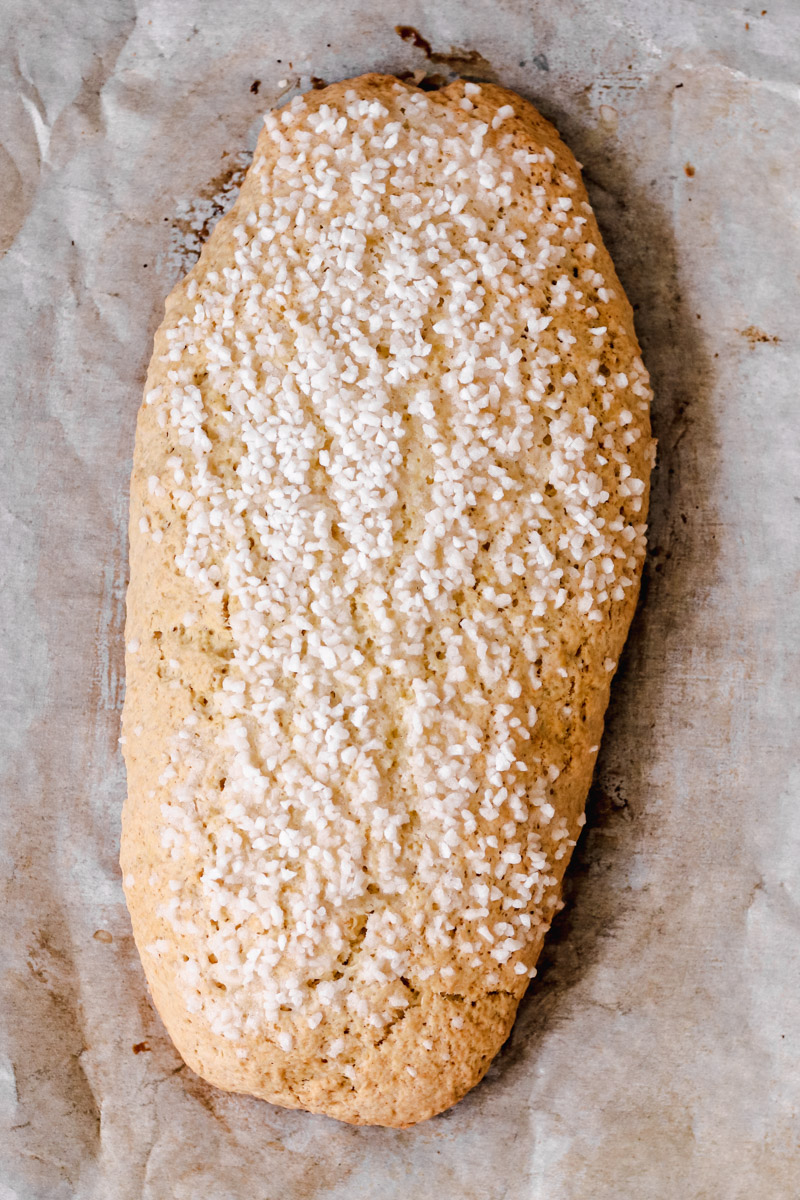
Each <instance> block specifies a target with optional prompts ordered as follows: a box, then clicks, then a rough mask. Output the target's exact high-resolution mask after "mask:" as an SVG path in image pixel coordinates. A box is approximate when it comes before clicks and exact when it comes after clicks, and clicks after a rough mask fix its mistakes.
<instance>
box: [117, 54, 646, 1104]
mask: <svg viewBox="0 0 800 1200" xmlns="http://www.w3.org/2000/svg"><path fill="white" fill-rule="evenodd" d="M649 401H650V390H649V387H648V378H647V374H646V371H645V369H644V367H643V365H642V362H641V359H640V356H639V348H638V345H637V342H636V336H635V333H634V329H633V320H632V314H631V310H630V306H629V305H628V303H627V301H626V299H625V297H624V295H623V293H622V289H621V287H620V284H619V281H618V280H617V277H616V275H615V273H614V269H613V267H612V264H611V262H610V260H609V257H608V254H607V253H606V251H605V249H604V247H603V244H602V241H601V239H600V235H599V233H598V229H597V225H596V223H595V219H594V217H593V215H592V212H591V209H590V207H589V205H588V203H587V199H586V193H585V191H584V188H583V185H582V183H581V180H580V175H579V170H578V165H577V164H576V162H575V160H574V158H573V157H572V155H571V154H570V152H569V151H568V150H567V148H566V147H565V146H564V144H563V143H562V142H561V141H560V140H559V137H558V135H557V133H556V131H555V130H554V129H553V128H552V126H551V125H549V124H548V123H547V122H546V121H545V120H543V119H542V117H541V116H540V115H539V114H538V113H537V112H536V110H535V109H534V108H532V107H531V105H530V104H528V103H526V102H525V101H524V100H522V99H521V98H520V97H519V96H516V95H514V94H512V93H510V92H507V91H504V90H503V89H502V88H499V87H495V86H490V85H480V86H478V85H476V84H471V83H464V82H463V81H459V82H456V83H453V84H451V85H449V86H448V87H446V88H444V89H443V90H441V91H438V92H432V93H426V92H424V91H421V90H419V89H417V88H414V87H411V86H408V85H406V84H404V83H400V82H398V81H397V80H396V79H394V78H393V77H390V76H382V75H366V76H363V77H362V78H359V79H353V80H347V81H345V82H343V83H338V84H335V85H334V86H332V87H328V88H326V89H324V90H322V91H317V92H313V93H311V94H309V95H307V96H305V97H302V98H298V99H296V100H294V101H293V102H292V103H291V104H290V105H289V106H288V107H286V108H284V109H282V110H279V111H277V112H273V113H269V114H268V115H267V116H266V118H265V128H264V130H263V132H262V134H261V136H260V139H259V142H258V146H257V148H256V152H255V158H254V161H253V165H252V167H251V168H250V171H249V172H248V175H247V178H246V179H245V181H244V185H243V187H242V190H241V193H240V196H239V198H238V200H237V202H236V204H235V206H234V208H233V210H232V212H231V213H229V214H228V215H227V216H226V217H224V218H223V219H222V220H221V221H220V222H219V224H218V225H217V227H216V229H215V231H214V233H213V235H212V236H211V238H210V240H209V242H208V244H207V245H206V246H205V248H204V250H203V253H202V255H201V257H200V260H199V262H198V263H197V265H196V266H195V268H194V269H193V270H192V271H191V272H190V274H189V275H188V276H187V278H186V279H185V280H183V282H181V283H180V284H179V285H178V286H177V287H176V288H175V290H174V291H173V292H172V294H171V295H170V297H169V299H168V300H167V306H166V317H165V320H164V323H163V324H162V326H161V328H160V329H159V331H158V333H157V335H156V339H155V351H154V355H153V359H152V362H151V365H150V372H149V376H148V381H147V389H146V396H145V402H144V404H143V406H142V409H141V413H140V417H139V424H138V430H137V438H136V451H135V457H134V470H133V478H132V484H131V527H130V540H131V582H130V589H129V593H128V623H127V632H126V637H127V658H126V669H127V696H126V701H125V711H124V717H123V722H124V750H125V758H126V763H127V768H128V781H129V784H128V799H127V803H126V805H125V811H124V817H123V836H122V867H123V875H124V883H125V892H126V897H127V901H128V906H129V908H130V912H131V917H132V920H133V929H134V934H135V938H136V943H137V946H138V948H139V952H140V954H141V958H142V963H143V965H144V970H145V974H146V976H147V981H148V983H149V986H150V990H151V992H152V996H153V999H154V1002H155V1004H156V1007H157V1008H158V1011H159V1012H160V1013H161V1016H162V1017H163V1019H164V1023H165V1025H166V1027H167V1029H168V1030H169V1033H170V1035H171V1036H172V1038H173V1040H174V1042H175V1044H176V1046H177V1047H178V1049H179V1051H180V1053H181V1054H182V1055H183V1057H184V1058H185V1060H186V1062H187V1063H188V1064H189V1066H190V1067H192V1068H193V1070H195V1071H196V1072H198V1074H200V1075H202V1076H203V1077H204V1078H205V1079H207V1080H209V1081H211V1082H212V1083H214V1084H217V1085H218V1086H219V1087H221V1088H226V1089H229V1090H232V1091H237V1092H246V1093H251V1094H253V1095H255V1096H260V1097H263V1098H264V1099H266V1100H270V1101H272V1102H273V1103H275V1104H283V1105H288V1106H290V1107H299V1108H304V1109H308V1110H311V1111H312V1112H317V1113H327V1114H329V1115H331V1116H333V1117H337V1118H339V1119H340V1120H343V1121H351V1122H356V1123H366V1124H380V1125H393V1126H407V1125H410V1124H412V1123H414V1122H416V1121H420V1120H422V1119H424V1118H426V1117H429V1116H431V1115H432V1114H434V1113H437V1112H440V1111H441V1110H442V1109H445V1108H447V1107H448V1106H449V1105H451V1104H453V1103H454V1102H455V1101H456V1100H458V1099H459V1098H460V1097H461V1096H463V1095H464V1093H465V1092H466V1091H467V1090H468V1089H469V1088H471V1087H472V1086H473V1085H474V1084H475V1083H477V1082H478V1080H479V1079H480V1078H481V1077H482V1075H483V1074H484V1072H485V1071H486V1069H487V1067H488V1066H489V1064H490V1062H491V1060H492V1058H493V1056H494V1055H495V1054H496V1052H497V1050H498V1049H499V1048H500V1046H501V1045H502V1043H503V1041H504V1040H505V1038H506V1037H507V1035H508V1032H509V1030H510V1028H511V1024H512V1022H513V1020H514V1014H515V1011H516V1008H517V1005H518V1003H519V1000H520V998H521V996H522V995H523V993H524V991H525V989H526V987H527V984H528V981H529V979H530V978H531V976H532V975H534V974H535V969H534V964H535V963H536V959H537V956H538V954H539V950H540V948H541V945H542V939H543V937H544V935H545V932H546V930H547V928H548V926H549V924H550V922H551V919H552V917H553V914H554V912H555V911H556V909H557V907H558V906H559V891H560V886H561V879H562V875H563V873H564V869H565V867H566V865H567V862H568V860H569V857H570V854H571V851H572V847H573V846H574V845H575V840H576V838H577V837H578V833H579V828H580V826H581V825H582V824H583V821H584V817H583V808H584V804H585V799H586V794H587V790H588V787H589V782H590V779H591V775H592V769H593V765H594V762H595V757H596V754H597V749H598V745H599V742H600V737H601V732H602V726H603V714H604V711H605V708H606V703H607V700H608V692H609V684H610V681H611V678H612V675H613V673H614V669H615V667H616V663H617V659H618V657H619V654H620V651H621V649H622V645H623V642H624V640H625V636H626V632H627V629H628V625H629V622H630V619H631V615H632V613H633V610H634V607H635V604H636V596H637V590H638V584H639V576H640V570H641V565H642V559H643V555H644V551H645V525H644V524H643V522H644V520H645V513H646V506H647V494H648V477H649V471H650V466H651V463H652V460H653V443H652V441H651V438H650V430H649V416H648V408H649Z"/></svg>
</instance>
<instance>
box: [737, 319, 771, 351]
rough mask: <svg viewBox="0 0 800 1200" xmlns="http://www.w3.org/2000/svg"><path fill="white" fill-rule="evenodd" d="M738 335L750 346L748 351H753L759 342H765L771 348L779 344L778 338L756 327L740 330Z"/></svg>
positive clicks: (749, 326)
mask: <svg viewBox="0 0 800 1200" xmlns="http://www.w3.org/2000/svg"><path fill="white" fill-rule="evenodd" d="M739 333H740V334H741V335H742V337H743V338H745V339H746V341H747V342H749V344H750V349H751V350H753V349H755V347H756V346H757V345H758V344H759V342H766V343H769V344H771V345H773V346H777V345H778V344H779V343H780V340H781V339H780V338H779V337H775V336H774V335H773V334H769V333H765V332H764V330H763V329H759V328H758V326H757V325H748V326H747V328H746V329H740V330H739Z"/></svg>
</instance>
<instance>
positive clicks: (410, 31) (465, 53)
mask: <svg viewBox="0 0 800 1200" xmlns="http://www.w3.org/2000/svg"><path fill="white" fill-rule="evenodd" d="M394 31H395V33H396V34H397V36H398V37H400V38H402V40H403V41H404V42H407V43H408V44H409V45H411V46H413V47H414V48H415V49H416V50H421V51H422V53H423V54H424V55H425V57H426V58H427V59H428V62H432V63H439V64H440V65H442V66H445V67H449V68H450V70H451V71H455V72H456V73H457V74H459V75H466V76H469V75H474V74H479V75H480V77H481V78H482V79H486V80H496V79H497V74H496V72H495V70H494V68H493V67H492V64H491V63H490V62H489V60H488V59H487V58H485V57H484V56H483V55H482V54H481V52H480V50H465V49H461V48H459V47H457V46H452V47H451V48H450V50H448V51H446V52H444V51H440V50H434V49H433V47H432V46H431V43H430V42H429V41H428V39H427V38H426V37H424V36H423V35H422V34H421V33H420V32H419V30H418V29H415V28H414V26H413V25H395V27H394Z"/></svg>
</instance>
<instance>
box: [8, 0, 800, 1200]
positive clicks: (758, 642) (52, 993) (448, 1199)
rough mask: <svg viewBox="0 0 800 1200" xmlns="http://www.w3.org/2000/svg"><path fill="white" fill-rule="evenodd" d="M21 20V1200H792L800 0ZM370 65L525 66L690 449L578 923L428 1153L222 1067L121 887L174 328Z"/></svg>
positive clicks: (17, 1000) (72, 5)
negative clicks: (122, 715)
mask: <svg viewBox="0 0 800 1200" xmlns="http://www.w3.org/2000/svg"><path fill="white" fill-rule="evenodd" d="M761 3H764V4H766V5H767V10H768V11H766V12H762V10H761V8H760V4H761ZM0 22H1V23H2V30H1V31H0V32H1V33H2V36H0V70H1V71H2V81H1V86H2V101H3V103H2V112H3V121H2V133H1V134H0V141H1V142H2V144H1V145H0V192H1V193H2V195H0V214H1V215H0V226H1V231H2V248H3V249H4V250H5V251H6V253H5V257H4V259H3V261H2V264H1V266H0V270H2V281H1V284H0V286H1V288H2V294H1V299H0V303H1V304H2V308H1V309H0V312H1V314H2V315H1V317H0V321H1V326H0V327H1V328H2V335H3V342H4V352H3V385H4V391H5V401H4V415H3V424H2V435H1V437H2V451H3V463H4V465H3V470H2V473H1V474H0V488H1V489H2V497H1V499H0V520H1V521H2V530H1V532H0V537H1V538H2V541H1V543H0V544H1V545H2V559H3V563H2V575H1V577H0V606H1V608H2V618H1V619H2V629H3V649H4V654H5V655H6V658H5V660H4V663H3V667H2V683H3V705H2V718H1V719H0V744H1V745H2V779H3V783H2V814H1V816H0V820H1V821H2V838H3V850H2V872H1V873H2V882H3V887H4V899H3V909H2V921H1V922H0V926H1V928H2V940H3V950H2V956H1V966H2V978H3V989H4V990H3V1001H2V1022H1V1025H2V1029H1V1030H0V1122H1V1123H2V1128H3V1129H4V1132H3V1134H2V1136H0V1143H1V1145H0V1200H34V1198H35V1200H40V1198H41V1200H44V1198H47V1200H62V1198H71V1197H78V1198H80V1200H129V1198H130V1200H138V1198H139V1197H144V1198H146V1200H166V1198H173V1197H174V1198H176V1200H312V1198H313V1200H362V1198H365V1200H366V1198H372V1197H380V1198H381V1200H395V1198H397V1200H399V1198H401V1197H402V1198H404V1200H405V1198H406V1197H408V1196H414V1197H422V1198H423V1200H425V1198H427V1197H435V1198H436V1200H472V1198H475V1200H501V1198H504V1197H505V1198H507V1200H516V1198H520V1200H543V1198H544V1197H547V1198H548V1200H628V1198H636V1200H694V1198H698V1200H699V1198H701V1197H703V1198H708V1200H737V1198H739V1197H742V1198H744V1197H748V1198H751V1197H758V1200H795V1198H796V1197H797V1196H798V1195H799V1194H800V1117H799V1116H798V1107H800V919H799V914H798V903H799V902H800V869H799V868H798V863H799V862H800V857H799V854H798V852H799V851H800V809H798V804H797V801H798V793H799V792H800V784H799V782H798V770H797V763H796V743H797V717H798V703H797V700H798V688H797V677H798V663H797V651H798V642H799V641H800V629H798V625H800V621H799V620H798V599H797V595H798V570H797V568H798V514H799V513H800V507H799V506H800V495H799V493H800V478H798V466H800V445H799V443H798V399H797V381H798V378H800V335H799V334H798V320H797V309H798V278H799V276H798V271H799V269H800V231H799V224H800V222H799V220H798V218H800V155H798V128H799V127H800V86H799V74H800V72H799V67H798V64H799V63H800V6H798V4H797V3H794V2H793V0H780V2H776V0H759V3H758V5H756V6H748V5H745V6H737V5H730V4H723V3H716V2H712V0H709V2H706V3H692V2H691V0H673V2H665V0H606V2H605V3H602V2H600V0H561V2H558V3H557V2H555V0H533V2H525V0H499V2H494V3H492V2H490V0H441V2H437V3H430V4H424V3H422V2H421V0H348V2H347V3H339V4H335V3H320V2H319V0H272V2H269V0H228V2H227V3H225V4H219V3H211V2H210V0H200V2H198V3H189V2H181V0H150V2H149V3H148V2H146V0H106V2H105V3H93V4H92V3H77V2H75V0H64V2H62V3H58V4H53V3H47V0H24V2H23V0H5V2H4V3H3V4H2V9H0ZM397 24H407V25H413V26H414V27H415V28H416V29H417V30H418V31H419V32H420V33H421V34H422V35H423V36H424V37H425V38H427V40H428V42H429V43H430V45H431V47H432V49H433V52H434V53H435V54H438V55H440V56H445V57H444V58H441V57H440V59H439V61H429V60H428V59H427V58H426V56H425V53H424V51H423V50H422V49H419V48H415V47H414V46H413V45H412V44H410V43H408V42H404V41H402V40H401V39H400V37H399V36H398V35H397V34H396V33H395V31H394V26H395V25H397ZM451 51H453V52H455V57H446V56H448V55H450V53H451ZM459 55H460V56H461V57H460V58H459ZM367 69H381V70H390V71H398V72H399V71H414V70H417V69H420V70H423V69H424V70H428V71H429V72H433V73H438V74H441V75H444V76H446V77H448V76H449V75H450V74H451V73H452V71H453V70H460V71H461V72H462V73H464V74H467V75H471V76H473V77H477V78H481V77H484V78H486V77H491V78H496V79H499V80H500V81H502V82H504V83H505V84H507V85H509V86H510V87H512V88H515V89H517V90H519V91H520V92H522V93H523V94H524V95H526V96H528V97H530V98H531V99H532V100H533V101H534V102H535V103H536V104H538V105H539V106H540V107H541V109H542V110H543V112H544V113H545V114H546V115H547V116H548V117H550V118H551V119H553V120H554V121H555V122H556V124H557V125H558V127H559V128H560V130H561V131H562V133H563V134H564V136H565V137H566V138H567V140H568V141H569V142H570V144H571V145H572V146H573V148H574V149H575V151H576V153H577V155H578V157H579V158H580V159H581V161H582V162H583V163H584V166H585V170H586V176H587V179H588V182H589V186H590V190H591V193H592V198H593V201H594V203H595V205H596V207H597V211H598V215H599V219H600V223H601V226H602V228H603V230H604V233H605V236H606V238H607V240H608V243H609V245H610V248H611V251H612V253H613V255H614V257H615V260H616V263H617V265H618V268H619V273H620V275H621V277H622V280H623V282H624V284H625V286H626V288H627V290H628V294H629V295H630V297H631V299H632V301H633V302H634V304H635V306H636V309H637V322H638V329H639V333H640V336H641V340H642V343H643V347H644V353H645V358H646V361H647V363H648V365H649V367H650V370H651V371H652V374H653V377H654V382H655V387H656V397H657V399H656V408H655V425H656V432H657V434H658V436H659V438H660V458H659V467H658V472H657V476H656V483H655V494H654V502H653V512H652V521H651V528H652V540H651V545H652V551H651V555H650V559H649V563H648V568H647V574H646V586H645V588H644V592H643V599H642V604H641V607H640V610H639V614H638V617H637V619H636V623H635V626H634V629H633V632H632V636H631V639H630V643H629V648H628V650H627V652H626V655H625V659H624V663H623V666H622V669H621V673H620V675H619V677H618V678H617V681H616V686H615V691H614V698H613V703H612V708H611V712H610V719H609V726H608V731H607V734H606V738H605V741H604V744H603V750H602V756H601V762H600V766H599V771H598V778H597V783H596V785H595V788H594V792H593V800H592V804H591V807H590V814H589V824H588V827H587V830H586V832H585V834H584V837H583V840H582V842H581V844H580V846H579V849H578V851H577V855H576V859H575V861H574V864H573V866H572V868H571V870H570V874H569V881H570V882H569V887H568V895H567V899H568V904H567V908H566V910H565V912H564V913H563V914H562V915H561V917H560V918H559V920H558V922H557V925H556V927H555V929H554V931H553V934H552V936H551V938H550V941H549V943H548V946H547V950H546V952H545V955H544V959H543V961H542V964H541V970H540V975H539V978H538V980H537V981H536V982H535V986H533V987H532V989H531V992H530V994H529V996H528V998H527V999H526V1001H525V1002H524V1004H523V1006H522V1009H521V1013H520V1017H519V1020H518V1022H517V1025H516V1027H515V1029H514V1032H513V1035H512V1037H511V1039H510V1042H509V1043H508V1045H507V1047H506V1049H505V1050H504V1051H503V1053H502V1054H501V1055H500V1057H499V1058H498V1060H497V1062H496V1063H495V1065H494V1066H493V1067H492V1069H491V1071H490V1073H489V1076H488V1078H487V1080H486V1081H485V1082H484V1083H483V1084H482V1085H481V1086H480V1087H479V1088H478V1089H477V1090H476V1091H475V1092H474V1093H473V1094H472V1095H471V1096H470V1097H468V1098H467V1099H466V1100H465V1101H464V1102H463V1103H461V1104H460V1105H458V1106H457V1107H456V1108H455V1109H454V1110H452V1111H451V1112H449V1113H448V1114H446V1115H444V1116H442V1117H440V1118H437V1119H435V1120H433V1121H431V1122H429V1123H428V1124H425V1125H423V1126H420V1127H418V1128H415V1129H412V1130H409V1131H406V1132H391V1131H385V1130H376V1129H365V1130H363V1129H362V1130H359V1129H352V1128H348V1127H346V1126H343V1125H339V1124H337V1123H335V1122H333V1121H330V1120H327V1119H325V1118H320V1117H312V1116H308V1115H306V1114H303V1113H294V1112H286V1111H283V1110H281V1109H277V1108H273V1107H270V1106H269V1105H267V1104H263V1103H260V1102H257V1101H252V1100H246V1099H242V1098H237V1097H231V1096H226V1095H224V1094H223V1093H221V1092H218V1091H215V1090H214V1089H213V1088H210V1087H208V1086H206V1085H205V1084H203V1083H202V1082H200V1081H199V1080H198V1079H196V1078H195V1077H194V1076H192V1075H191V1073H190V1072H189V1071H188V1069H186V1068H183V1067H182V1066H181V1062H180V1060H179V1058H178V1056H177V1054H176V1053H175V1051H174V1050H173V1049H172V1047H171V1044H170V1043H169V1041H168V1039H167V1038H166V1035H165V1033H164V1030H163V1028H162V1026H161V1024H160V1022H159V1020H158V1018H157V1017H156V1016H155V1015H154V1012H153V1010H152V1008H151V1006H150V1004H149V1001H148V999H147V996H146V993H145V988H144V980H143V976H142V972H141V969H140V967H139V964H138V960H137V958H136V954H135V951H134V948H133V945H132V941H131V935H130V925H129V921H128V917H127V914H126V911H125V908H124V905H123V900H122V892H121V888H120V878H119V872H118V868H117V852H118V827H119V814H120V807H121V803H122V798H123V794H124V787H125V783H124V775H123V769H122V762H121V758H120V754H119V749H118V745H117V738H118V735H119V727H118V723H119V710H120V703H121V699H122V694H123V678H122V622H123V609H124V589H125V584H126V570H127V568H126V533H125V522H126V507H127V486H128V476H129V471H130V457H131V451H132V442H133V428H134V419H135V414H136V409H137V406H138V404H139V399H140V389H141V385H142V380H143V376H144V370H145V366H146V363H147V360H148V358H149V355H150V351H151V338H152V334H153V330H154V328H155V326H156V324H157V322H158V319H159V315H160V312H161V310H162V309H161V306H162V302H163V299H164V297H165V295H166V293H167V292H168V291H169V289H170V287H171V286H172V284H173V282H174V281H175V279H176V278H177V276H178V274H179V273H180V272H181V271H182V270H184V269H185V268H186V266H187V265H188V264H189V263H190V262H191V261H192V256H193V254H194V253H196V248H197V244H198V239H199V238H201V237H203V236H205V232H207V228H208V225H209V223H211V222H213V219H214V218H215V215H216V214H217V213H218V212H219V210H220V206H221V205H224V204H225V203H229V202H230V199H231V196H232V194H233V190H234V189H235V185H236V180H237V175H236V172H237V170H240V169H241V167H242V165H243V163H245V162H246V156H247V152H248V150H250V149H251V148H252V146H253V144H254V140H255V136H256V133H257V131H258V127H259V122H260V119H261V116H262V113H263V112H264V110H265V109H266V108H267V107H268V106H269V105H270V104H272V103H274V102H275V100H276V99H277V97H278V96H279V95H280V94H281V93H282V92H284V91H287V94H288V92H290V91H291V88H292V87H295V86H299V87H301V88H302V89H306V88H307V87H308V86H310V78H311V76H312V75H313V76H315V77H318V78H321V79H324V80H327V81H332V80H334V79H338V78H342V77H345V76H348V75H351V74H355V73H358V72H361V71H364V70H367ZM282 79H285V80H287V81H288V83H287V84H281V83H280V82H279V81H280V80H282Z"/></svg>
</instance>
